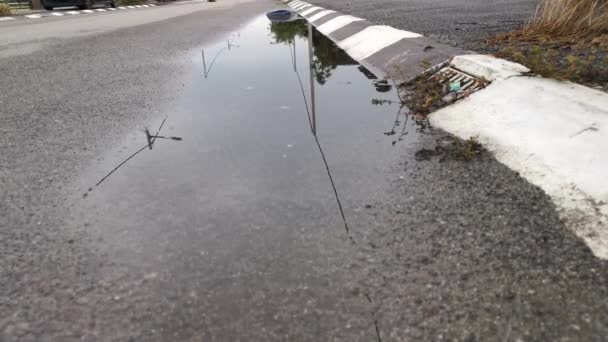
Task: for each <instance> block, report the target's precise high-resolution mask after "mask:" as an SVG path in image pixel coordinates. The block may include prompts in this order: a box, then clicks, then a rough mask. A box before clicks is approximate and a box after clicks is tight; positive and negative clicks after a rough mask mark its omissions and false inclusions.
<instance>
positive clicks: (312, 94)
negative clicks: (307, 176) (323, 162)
mask: <svg viewBox="0 0 608 342" xmlns="http://www.w3.org/2000/svg"><path fill="white" fill-rule="evenodd" d="M312 57H313V53H312V24H311V23H310V22H309V23H308V60H309V62H310V63H309V67H310V102H311V103H310V105H311V107H312V108H311V114H312V118H311V120H312V134H314V135H317V120H316V115H315V112H316V111H315V81H314V71H313V64H312Z"/></svg>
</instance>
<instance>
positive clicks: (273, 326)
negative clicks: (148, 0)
mask: <svg viewBox="0 0 608 342" xmlns="http://www.w3.org/2000/svg"><path fill="white" fill-rule="evenodd" d="M233 4H236V6H233ZM206 6H216V7H213V8H208V7H206ZM275 6H276V3H274V2H270V1H257V2H225V3H217V4H188V5H175V6H167V7H166V8H158V9H154V10H152V11H150V12H148V14H145V13H144V11H141V13H143V14H138V17H137V18H133V17H127V16H124V15H122V14H118V16H116V15H114V14H111V15H107V16H96V17H95V18H97V19H94V20H95V22H91V21H89V20H90V19H87V18H84V19H76V18H68V19H65V20H56V19H49V20H50V21H49V22H48V23H43V22H40V23H36V24H35V25H33V26H28V24H26V23H14V24H13V23H11V24H6V25H5V24H4V23H3V24H0V36H3V35H4V36H9V35H11V32H13V30H14V29H15V28H19V30H20V31H22V32H24V33H23V37H25V38H23V40H22V41H19V40H18V39H17V40H15V41H11V42H8V43H6V44H5V45H4V46H3V50H2V51H3V53H4V54H3V55H2V59H1V60H0V74H2V75H3V77H2V78H0V86H1V88H0V89H3V91H2V92H1V93H0V103H2V109H1V110H0V117H1V118H2V123H3V124H2V127H1V128H0V130H1V133H2V135H1V138H0V142H1V144H0V146H1V150H0V182H1V184H0V186H1V187H2V190H3V191H2V195H1V198H2V201H1V205H0V228H1V229H0V279H1V281H0V293H2V294H3V295H2V297H0V340H2V341H240V340H243V341H284V340H290V341H291V340H293V341H319V340H322V341H328V340H331V341H375V340H378V337H380V338H381V340H382V341H410V340H431V341H434V340H452V341H519V340H521V341H545V340H559V341H602V340H604V339H605V336H606V335H607V334H608V302H607V301H606V298H607V297H608V264H607V262H606V261H601V260H598V259H596V258H594V257H593V255H592V253H591V252H590V251H589V249H588V248H587V247H586V246H585V245H584V244H583V243H582V242H581V241H580V240H579V239H578V238H576V237H575V236H574V234H572V233H571V232H569V231H568V230H567V229H566V228H565V227H564V226H563V224H562V223H561V222H560V221H559V219H558V217H557V214H556V213H555V210H554V207H553V205H552V203H551V201H550V199H549V198H548V197H547V196H546V195H545V194H544V193H543V192H542V191H541V190H540V189H538V188H536V187H534V186H532V185H530V184H529V183H527V182H526V181H525V180H523V179H522V178H520V177H519V175H517V174H516V173H514V172H512V171H510V170H509V169H507V168H506V167H504V166H503V165H501V164H499V163H498V162H496V160H494V159H493V158H492V156H491V155H489V154H488V153H485V152H484V153H482V155H481V156H480V157H479V158H477V159H476V160H474V161H473V162H469V163H467V162H463V161H460V160H457V159H455V158H452V157H451V156H450V155H448V156H446V157H445V158H442V157H441V156H437V157H432V158H431V159H429V160H421V161H417V160H416V159H415V157H414V156H415V152H416V151H418V150H420V149H421V148H434V147H435V146H436V145H437V144H442V145H443V144H444V143H445V133H443V132H440V131H432V132H428V133H426V134H416V132H415V128H416V127H415V126H411V127H409V126H408V128H409V130H410V134H408V135H407V136H405V139H404V140H403V141H398V142H397V143H395V144H394V146H393V144H392V143H391V142H392V141H393V140H394V139H395V137H394V136H385V135H384V134H383V132H386V130H388V129H390V127H391V124H392V121H393V120H394V112H395V111H396V110H395V108H393V107H390V106H389V107H386V106H382V107H371V106H370V105H369V102H370V100H371V98H370V97H380V98H382V97H387V96H390V95H387V94H385V93H375V92H374V91H373V87H371V85H370V84H368V83H367V82H369V81H367V80H366V79H365V77H364V76H363V74H361V73H360V72H359V71H357V70H356V68H355V67H354V66H350V67H349V66H344V65H342V64H340V66H338V67H337V68H336V69H332V70H331V73H332V76H330V77H329V78H328V79H327V83H326V84H325V85H323V86H321V85H319V84H317V85H316V86H317V87H318V88H317V90H318V93H317V104H318V112H317V115H318V118H317V120H318V138H319V142H320V144H321V146H323V148H324V153H325V157H326V158H327V161H328V166H329V167H330V168H331V170H332V172H333V176H334V180H335V183H336V184H335V185H336V188H337V190H338V193H339V195H340V198H341V200H342V202H341V204H342V205H343V207H344V211H345V216H346V218H347V220H348V223H349V227H350V232H351V236H350V237H351V238H352V240H351V239H350V238H349V236H348V235H347V234H346V232H345V230H344V226H343V222H342V220H341V217H340V215H339V212H338V207H337V203H336V200H335V197H334V193H333V191H332V190H331V187H330V183H329V181H328V178H327V174H326V170H325V168H324V166H323V163H322V159H321V157H320V155H319V152H318V150H317V147H316V145H315V142H314V139H313V137H312V135H311V133H310V129H309V127H308V126H307V125H308V121H307V120H306V116H305V114H306V112H305V111H304V109H303V108H302V103H301V93H299V88H298V86H297V83H295V82H296V78H295V76H294V74H293V73H292V72H291V64H290V63H291V62H290V59H289V58H290V57H289V53H290V51H291V50H290V48H288V47H287V46H284V45H280V44H273V45H270V44H268V37H269V36H270V33H269V32H267V31H266V27H267V25H266V23H265V22H264V18H260V17H259V15H260V14H262V13H264V12H265V11H266V10H268V9H269V8H273V7H275ZM354 14H356V13H354ZM87 21H88V22H87ZM112 23H114V24H115V26H116V27H114V28H111V26H112V25H111V24H112ZM30 25H31V24H30ZM44 25H47V26H44ZM87 26H88V27H87ZM40 28H45V29H46V30H45V31H44V33H40V34H39V36H40V37H44V38H41V39H37V38H33V37H36V34H35V33H36V32H34V31H31V30H33V29H40ZM84 29H88V31H87V32H84V33H83V30H84ZM54 30H56V31H55V32H60V33H58V34H61V35H62V37H61V38H60V37H54V36H53V34H52V32H54ZM235 34H238V36H237V37H240V38H235ZM45 35H46V36H45ZM227 39H234V44H236V45H238V47H237V48H233V49H232V50H230V51H229V52H228V53H223V54H222V55H221V57H220V58H219V59H218V62H217V64H215V66H214V67H213V70H212V71H211V72H210V73H209V78H208V79H207V80H205V79H204V78H203V77H202V76H201V61H200V50H199V49H200V48H201V47H205V48H206V49H207V50H206V51H208V53H209V54H213V53H216V51H219V49H220V48H221V47H222V46H224V45H223V44H224V43H223V42H224V41H225V40H227ZM239 39H240V40H239ZM3 42H7V41H6V40H3ZM297 44H298V45H297V49H296V51H297V54H298V56H299V58H300V59H299V62H298V63H299V64H298V65H299V67H298V68H300V71H301V72H300V75H301V76H302V77H303V79H304V80H306V77H307V74H306V70H307V69H306V63H305V58H307V54H308V52H307V51H306V43H305V40H304V39H303V38H299V39H298V43H297ZM262 46H263V49H262ZM66 61H69V63H68V62H66ZM302 68H303V69H302ZM276 70H289V73H288V72H287V71H285V72H276ZM272 72H276V75H275V76H274V77H273V78H272V81H270V80H268V79H267V75H269V74H271V73H272ZM305 86H306V85H305ZM25 90H27V91H25ZM269 93H270V94H271V95H269ZM165 115H167V122H166V126H165V128H163V131H162V132H163V134H166V135H176V136H180V137H183V141H159V142H158V143H155V145H154V148H153V150H152V151H148V150H146V152H145V153H142V155H140V156H138V157H137V159H134V160H133V161H132V162H130V163H129V164H128V167H125V168H124V169H120V170H119V172H117V173H116V174H114V175H112V177H111V178H109V180H108V182H107V183H104V184H103V186H100V187H96V188H95V187H94V186H93V185H94V183H95V182H96V181H98V180H99V179H100V178H101V177H102V176H103V175H104V174H105V173H106V172H107V171H108V170H110V169H111V168H112V167H113V166H114V165H116V164H117V162H119V161H121V160H122V159H124V157H125V156H127V155H128V154H130V153H131V152H133V151H134V148H135V147H137V148H138V147H140V145H142V144H144V143H145V139H142V138H143V137H144V136H143V133H142V132H141V130H143V129H145V128H150V129H151V130H153V131H154V130H155V129H156V127H158V126H159V124H160V122H161V121H162V120H163V118H164V117H165ZM345 118H346V119H345ZM402 124H403V123H402ZM88 187H92V188H94V189H93V190H92V191H88ZM84 195H86V196H84Z"/></svg>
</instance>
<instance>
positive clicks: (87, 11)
mask: <svg viewBox="0 0 608 342" xmlns="http://www.w3.org/2000/svg"><path fill="white" fill-rule="evenodd" d="M94 12H95V11H92V10H82V13H94Z"/></svg>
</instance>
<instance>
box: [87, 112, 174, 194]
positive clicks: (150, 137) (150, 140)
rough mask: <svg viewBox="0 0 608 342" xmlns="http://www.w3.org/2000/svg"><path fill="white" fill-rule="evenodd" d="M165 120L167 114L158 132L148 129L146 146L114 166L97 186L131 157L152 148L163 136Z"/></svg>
mask: <svg viewBox="0 0 608 342" xmlns="http://www.w3.org/2000/svg"><path fill="white" fill-rule="evenodd" d="M165 121H167V117H166V116H165V118H164V119H163V121H162V122H161V124H160V126H159V127H158V130H157V131H156V134H155V135H154V136H151V135H150V134H149V131H148V130H146V138H147V140H148V143H147V144H146V145H145V146H143V147H142V148H140V149H139V150H137V151H136V152H135V153H133V154H132V155H130V156H128V157H127V159H125V160H123V161H122V162H121V163H120V164H118V166H116V167H115V168H113V169H112V171H110V172H108V174H107V175H105V176H104V177H103V178H102V179H101V180H100V181H99V182H97V184H95V186H99V185H100V184H101V183H103V182H104V181H105V180H106V179H107V178H108V177H110V176H111V175H112V174H113V173H114V172H116V170H118V169H119V168H120V167H121V166H123V165H125V164H126V163H127V162H128V161H129V160H131V158H133V157H135V156H136V155H138V154H139V153H141V152H142V151H143V150H145V149H146V148H149V149H152V145H153V144H154V142H155V141H156V139H158V138H161V136H159V135H158V134H159V133H160V130H161V129H163V126H164V125H165ZM162 138H164V137H162ZM170 138H177V137H170ZM173 140H181V138H177V139H173Z"/></svg>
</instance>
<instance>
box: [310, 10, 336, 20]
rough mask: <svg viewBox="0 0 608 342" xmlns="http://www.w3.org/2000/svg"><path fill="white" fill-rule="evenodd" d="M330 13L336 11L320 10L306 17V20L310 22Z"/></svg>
mask: <svg viewBox="0 0 608 342" xmlns="http://www.w3.org/2000/svg"><path fill="white" fill-rule="evenodd" d="M332 13H336V11H332V10H325V11H321V12H319V13H317V14H315V15H313V16H312V17H310V18H309V19H308V21H310V22H311V23H312V22H313V21H317V20H319V19H321V18H323V17H324V16H326V15H328V14H332Z"/></svg>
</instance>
